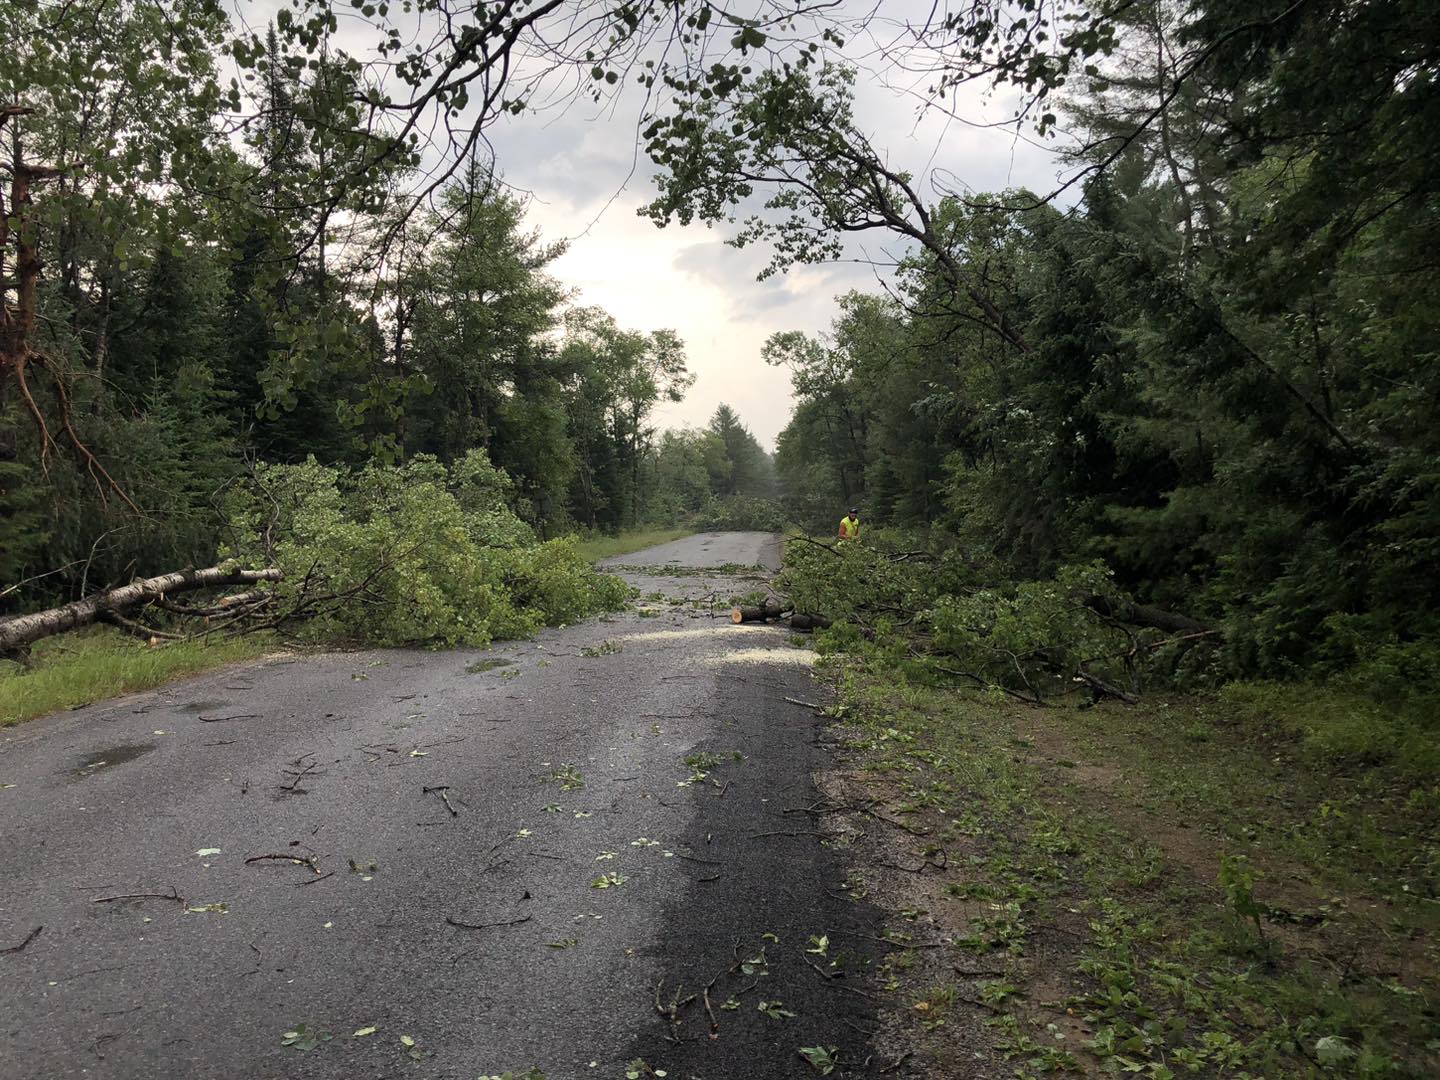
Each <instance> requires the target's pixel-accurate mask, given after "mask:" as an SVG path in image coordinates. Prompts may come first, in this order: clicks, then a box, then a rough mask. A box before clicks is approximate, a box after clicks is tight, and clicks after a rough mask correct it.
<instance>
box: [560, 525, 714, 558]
mask: <svg viewBox="0 0 1440 1080" xmlns="http://www.w3.org/2000/svg"><path fill="white" fill-rule="evenodd" d="M694 535H695V530H694V529H630V530H627V531H626V532H622V533H620V534H619V535H617V536H606V535H605V534H604V533H592V534H591V535H589V536H582V537H580V538H578V540H577V542H576V545H575V546H576V547H577V548H578V549H579V551H580V554H581V555H583V556H585V558H587V559H590V560H591V561H592V562H595V561H598V560H600V559H612V558H614V557H615V556H616V555H629V554H630V553H631V552H632V551H641V550H643V549H645V548H648V547H654V546H655V545H657V544H668V543H670V541H672V540H683V539H685V537H687V536H694Z"/></svg>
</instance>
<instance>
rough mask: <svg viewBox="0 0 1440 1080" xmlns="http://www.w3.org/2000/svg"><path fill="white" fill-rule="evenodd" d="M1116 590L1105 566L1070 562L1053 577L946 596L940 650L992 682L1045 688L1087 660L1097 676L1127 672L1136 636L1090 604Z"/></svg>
mask: <svg viewBox="0 0 1440 1080" xmlns="http://www.w3.org/2000/svg"><path fill="white" fill-rule="evenodd" d="M1111 590H1112V585H1111V581H1110V575H1109V574H1108V573H1107V572H1106V571H1105V569H1104V568H1103V567H1101V566H1098V565H1093V564H1092V565H1086V566H1067V567H1063V568H1062V569H1061V570H1060V572H1059V573H1058V574H1056V575H1055V577H1054V578H1053V579H1051V580H1048V581H1026V582H1020V583H1018V584H1016V585H1014V586H1012V587H1009V588H1004V589H977V590H974V591H972V592H967V593H962V594H959V595H946V596H940V597H938V598H937V599H936V600H935V602H934V607H933V608H932V609H931V611H930V623H931V626H932V627H933V628H934V634H935V648H936V650H937V651H938V652H939V653H941V654H943V655H946V656H950V657H954V658H955V659H956V660H957V661H958V662H959V664H960V666H961V667H963V668H964V669H965V670H966V671H969V672H972V673H974V674H976V675H979V676H980V677H981V678H983V679H985V680H986V681H987V682H991V683H997V684H999V685H1002V686H1009V687H1012V688H1017V689H1018V688H1023V689H1025V690H1027V691H1029V692H1030V693H1032V694H1037V695H1040V694H1043V693H1044V691H1045V690H1046V689H1048V688H1049V687H1050V685H1051V684H1053V683H1054V681H1055V680H1056V679H1057V678H1059V679H1064V680H1068V679H1069V678H1070V676H1071V674H1072V673H1073V672H1075V671H1077V670H1080V669H1082V668H1083V667H1085V666H1086V665H1087V664H1088V665H1089V666H1090V669H1092V670H1093V673H1094V674H1097V675H1104V676H1105V677H1106V678H1118V677H1120V676H1123V675H1124V674H1125V672H1124V669H1123V668H1121V667H1120V665H1119V658H1120V657H1122V656H1124V655H1125V654H1126V653H1127V652H1128V646H1129V639H1127V637H1126V636H1125V634H1124V633H1123V632H1122V631H1120V630H1118V629H1116V628H1115V627H1114V626H1112V625H1109V624H1107V623H1106V622H1104V621H1103V620H1102V619H1101V618H1100V617H1099V616H1098V615H1096V614H1095V612H1093V611H1092V610H1090V609H1089V608H1088V607H1086V606H1085V604H1084V599H1085V597H1087V596H1091V595H1095V594H1104V593H1108V592H1110V591H1111Z"/></svg>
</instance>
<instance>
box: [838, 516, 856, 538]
mask: <svg viewBox="0 0 1440 1080" xmlns="http://www.w3.org/2000/svg"><path fill="white" fill-rule="evenodd" d="M859 535H860V520H859V519H858V518H852V517H850V516H849V515H848V514H847V515H846V516H845V517H843V518H841V519H840V538H841V539H842V540H854V539H855V538H856V537H857V536H859Z"/></svg>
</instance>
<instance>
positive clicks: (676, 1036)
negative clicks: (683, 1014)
mask: <svg viewBox="0 0 1440 1080" xmlns="http://www.w3.org/2000/svg"><path fill="white" fill-rule="evenodd" d="M664 987H665V980H664V979H661V980H660V981H659V982H658V983H656V984H655V1011H656V1012H658V1013H659V1014H660V1015H661V1016H663V1017H665V1019H666V1021H667V1022H668V1023H669V1025H670V1034H669V1035H666V1036H665V1038H666V1039H667V1040H669V1041H670V1042H673V1043H676V1044H679V1043H680V1042H682V1041H683V1040H682V1039H681V1038H680V1010H681V1009H683V1008H684V1007H685V1006H686V1005H689V1004H690V1003H691V1002H692V1001H694V1000H695V999H696V998H697V997H699V995H698V994H691V995H690V996H689V997H687V998H685V999H684V1000H681V998H680V991H679V990H677V991H675V996H674V997H673V998H672V999H671V1000H670V1004H669V1006H668V1007H667V1006H664V1005H662V1004H660V991H661V990H662V989H664ZM681 989H684V988H683V987H682V988H681Z"/></svg>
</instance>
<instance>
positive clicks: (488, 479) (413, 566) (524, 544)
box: [227, 450, 627, 645]
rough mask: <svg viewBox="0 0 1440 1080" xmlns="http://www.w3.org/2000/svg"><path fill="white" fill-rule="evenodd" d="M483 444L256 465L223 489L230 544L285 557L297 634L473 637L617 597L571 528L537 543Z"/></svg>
mask: <svg viewBox="0 0 1440 1080" xmlns="http://www.w3.org/2000/svg"><path fill="white" fill-rule="evenodd" d="M508 489H509V479H508V477H506V475H505V474H504V473H503V472H502V471H501V470H499V469H496V468H494V467H493V466H492V465H491V464H490V462H489V460H488V458H487V457H486V456H485V454H484V452H483V451H479V450H474V451H471V452H470V453H469V454H468V455H466V457H465V458H464V459H462V460H461V461H459V462H456V463H455V464H454V465H453V466H451V467H450V468H448V469H447V468H446V467H445V466H443V465H442V464H441V463H440V462H438V461H437V460H435V459H434V458H431V457H427V456H420V457H417V458H415V459H414V460H412V461H410V462H408V463H407V464H405V465H400V466H383V467H382V466H370V467H367V468H364V469H361V470H359V471H357V472H349V471H345V470H341V469H337V468H333V467H329V466H324V465H320V464H318V463H316V462H315V461H314V460H313V459H311V460H309V461H307V462H305V463H304V464H302V465H261V466H259V467H258V468H257V470H256V472H255V475H254V478H253V482H251V483H249V484H247V485H243V486H241V487H239V488H237V489H236V490H234V491H233V492H232V493H231V495H230V497H229V500H228V505H227V510H228V514H229V520H230V522H231V526H232V529H233V532H234V538H233V541H232V543H231V545H230V547H229V550H228V552H227V554H229V555H231V556H233V557H235V558H236V559H238V560H240V561H243V562H246V563H251V564H255V563H267V562H268V563H273V564H274V565H276V566H278V567H280V568H281V569H282V570H284V571H285V580H284V582H283V583H282V584H281V585H280V587H279V590H278V594H279V595H278V600H279V604H280V610H282V611H290V612H295V613H303V614H304V615H305V616H307V617H306V619H305V621H304V622H303V623H301V624H300V630H299V635H300V636H301V637H304V638H308V639H310V640H333V639H342V640H350V641H359V642H366V643H369V644H375V645H401V644H416V643H436V644H451V645H453V644H460V643H465V644H471V645H484V644H487V643H488V642H489V641H491V640H492V639H494V638H509V637H526V636H529V635H530V634H533V633H534V632H535V631H536V630H537V629H539V627H541V626H542V625H545V624H553V623H560V622H567V621H570V620H572V619H576V618H579V617H581V616H583V615H587V614H590V613H592V612H595V611H599V610H607V609H613V608H616V607H618V606H619V605H620V604H621V602H622V601H623V599H624V597H625V595H626V592H627V590H626V586H625V585H624V584H623V583H622V582H620V581H619V580H618V579H616V578H607V577H604V576H602V575H599V574H597V573H595V571H594V570H593V569H592V568H591V567H590V565H589V564H588V563H587V562H586V561H585V560H584V559H583V558H582V557H581V556H580V554H579V552H578V551H576V549H575V547H574V545H573V543H571V542H570V541H568V540H556V541H550V542H548V543H538V542H537V541H536V539H535V535H534V533H533V531H532V530H531V529H530V527H529V526H528V525H526V524H525V523H524V522H523V521H521V520H520V519H519V518H518V517H516V516H515V514H514V513H512V512H511V511H510V509H509V508H508V507H507V505H506V495H507V492H508Z"/></svg>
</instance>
